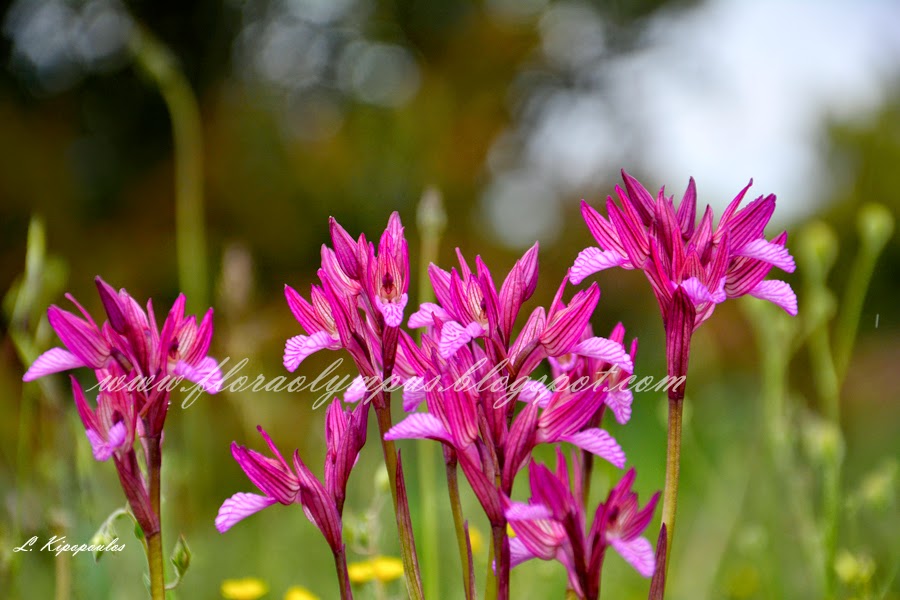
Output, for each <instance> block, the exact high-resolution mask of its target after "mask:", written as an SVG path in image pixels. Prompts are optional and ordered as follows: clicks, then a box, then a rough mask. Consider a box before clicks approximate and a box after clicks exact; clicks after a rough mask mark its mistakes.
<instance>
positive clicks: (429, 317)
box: [406, 302, 451, 329]
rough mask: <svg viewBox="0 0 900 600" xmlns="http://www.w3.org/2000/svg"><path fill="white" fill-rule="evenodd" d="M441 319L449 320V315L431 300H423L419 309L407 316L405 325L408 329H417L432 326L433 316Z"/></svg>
mask: <svg viewBox="0 0 900 600" xmlns="http://www.w3.org/2000/svg"><path fill="white" fill-rule="evenodd" d="M435 316H436V317H437V318H438V319H440V320H441V321H449V320H450V319H451V317H450V315H449V314H448V313H447V311H446V310H444V309H443V308H442V307H441V306H439V305H437V304H434V303H433V302H423V303H422V304H420V305H419V310H417V311H416V312H414V313H413V314H411V315H410V316H409V321H407V323H406V326H407V327H409V328H410V329H418V328H420V327H434V317H435Z"/></svg>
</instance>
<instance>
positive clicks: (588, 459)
mask: <svg viewBox="0 0 900 600" xmlns="http://www.w3.org/2000/svg"><path fill="white" fill-rule="evenodd" d="M593 473H594V455H593V454H592V453H590V452H587V451H585V450H582V451H581V481H582V484H581V485H582V490H581V503H582V504H583V505H584V509H585V510H588V506H590V501H591V477H592V476H593Z"/></svg>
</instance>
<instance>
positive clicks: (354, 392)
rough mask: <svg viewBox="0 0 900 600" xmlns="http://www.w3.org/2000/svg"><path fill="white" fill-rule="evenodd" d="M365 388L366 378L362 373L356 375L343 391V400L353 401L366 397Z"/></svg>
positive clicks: (366, 390) (366, 389) (366, 391)
mask: <svg viewBox="0 0 900 600" xmlns="http://www.w3.org/2000/svg"><path fill="white" fill-rule="evenodd" d="M368 391H369V390H368V388H366V380H365V379H364V378H363V376H362V375H357V376H356V377H354V378H353V381H351V382H350V386H349V387H347V389H346V390H345V391H344V402H348V403H355V402H359V401H360V400H362V399H363V398H365V397H366V394H367V393H368Z"/></svg>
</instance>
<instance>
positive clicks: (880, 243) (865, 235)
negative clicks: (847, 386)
mask: <svg viewBox="0 0 900 600" xmlns="http://www.w3.org/2000/svg"><path fill="white" fill-rule="evenodd" d="M857 228H858V229H859V236H860V248H859V252H858V253H857V255H856V259H855V260H854V262H853V267H852V268H851V270H850V279H849V280H848V281H847V286H846V287H845V288H844V299H843V302H841V309H840V312H839V313H838V317H837V325H836V328H835V340H834V355H835V356H834V358H835V362H834V365H835V370H836V371H837V377H838V380H839V381H840V382H841V383H843V381H844V377H845V376H846V374H847V368H848V367H849V365H850V356H851V354H852V353H853V346H854V344H855V342H856V334H857V331H858V330H859V320H860V316H861V315H862V309H863V303H864V301H865V299H866V292H867V291H868V290H869V284H870V283H871V281H872V273H874V271H875V264H876V263H877V262H878V257H879V255H880V254H881V252H882V251H883V250H884V247H885V245H886V244H887V242H888V240H890V238H891V234H892V233H893V231H894V217H893V215H892V214H891V213H890V211H889V210H888V209H887V208H885V207H884V206H881V205H878V204H869V205H866V206H864V207H863V208H862V209H861V210H860V211H859V217H858V222H857Z"/></svg>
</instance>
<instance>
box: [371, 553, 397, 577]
mask: <svg viewBox="0 0 900 600" xmlns="http://www.w3.org/2000/svg"><path fill="white" fill-rule="evenodd" d="M369 562H370V563H371V565H372V573H373V574H374V576H375V579H377V580H378V581H384V582H387V581H393V580H395V579H398V578H400V577H403V561H402V560H400V559H399V558H396V557H394V556H377V557H375V558H373V559H372V560H371V561H369Z"/></svg>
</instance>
